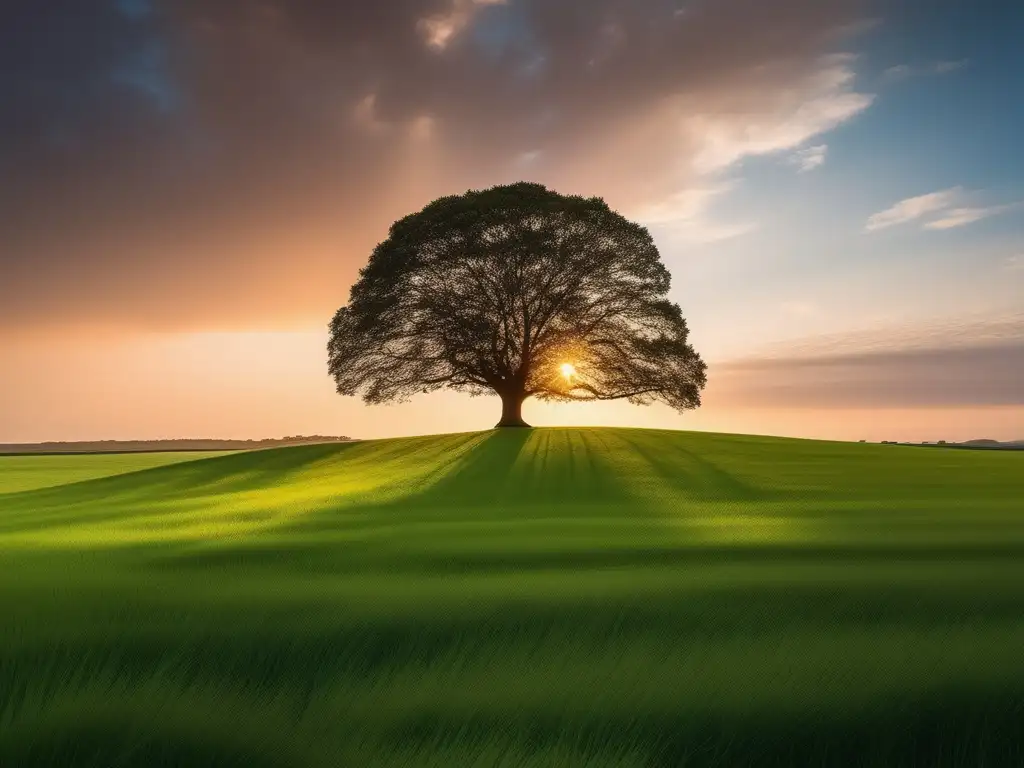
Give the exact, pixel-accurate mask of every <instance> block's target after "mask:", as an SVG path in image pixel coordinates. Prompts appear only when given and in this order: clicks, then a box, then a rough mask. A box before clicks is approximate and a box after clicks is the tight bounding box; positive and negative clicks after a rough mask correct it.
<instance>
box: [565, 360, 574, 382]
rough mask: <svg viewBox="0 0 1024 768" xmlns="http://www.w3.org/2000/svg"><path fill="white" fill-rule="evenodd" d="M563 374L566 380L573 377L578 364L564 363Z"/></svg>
mask: <svg viewBox="0 0 1024 768" xmlns="http://www.w3.org/2000/svg"><path fill="white" fill-rule="evenodd" d="M562 375H563V376H564V377H565V378H566V380H569V379H572V377H573V376H575V375H576V366H574V365H573V364H572V363H562Z"/></svg>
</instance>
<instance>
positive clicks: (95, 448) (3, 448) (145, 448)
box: [0, 435, 354, 453]
mask: <svg viewBox="0 0 1024 768" xmlns="http://www.w3.org/2000/svg"><path fill="white" fill-rule="evenodd" d="M353 439H354V438H351V437H344V436H336V435H292V436H288V437H280V438H275V437H268V438H265V439H263V440H215V439H204V438H198V439H191V438H182V439H176V440H92V441H86V442H49V443H7V444H3V443H0V453H141V452H151V451H247V450H254V449H256V448H277V447H280V446H285V445H308V444H310V443H345V442H349V441H351V440H353Z"/></svg>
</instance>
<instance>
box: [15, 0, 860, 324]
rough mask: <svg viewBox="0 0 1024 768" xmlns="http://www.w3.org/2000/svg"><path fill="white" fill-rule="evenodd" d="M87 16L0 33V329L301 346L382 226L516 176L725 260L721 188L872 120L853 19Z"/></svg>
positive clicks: (783, 3)
mask: <svg viewBox="0 0 1024 768" xmlns="http://www.w3.org/2000/svg"><path fill="white" fill-rule="evenodd" d="M43 5H45V6H46V7H45V8H43V7H42V6H43ZM108 5H109V6H110V8H109V12H107V13H93V12H92V10H93V8H92V4H90V3H76V2H70V0H61V1H60V2H57V3H55V4H28V5H26V6H25V8H24V9H22V10H19V11H18V12H17V13H18V17H17V22H18V23H16V24H2V25H0V64H2V67H3V71H4V72H6V73H10V76H8V77H4V78H2V79H0V124H3V125H4V129H3V141H2V142H0V166H2V167H3V169H4V173H3V174H0V199H3V200H4V201H5V203H4V206H2V207H0V274H3V276H4V277H3V280H2V281H0V325H2V326H4V327H5V328H13V327H25V326H40V325H57V326H65V327H66V326H69V325H74V326H76V327H81V328H84V327H88V326H90V325H92V324H108V325H111V324H112V325H118V326H123V327H133V328H147V329H148V328H174V329H179V328H194V327H204V328H209V327H218V328H246V327H251V326H253V325H256V326H260V327H281V326H285V327H289V326H290V325H295V324H304V323H309V322H316V323H317V324H319V323H321V322H322V321H323V318H325V317H329V316H330V314H331V313H332V312H333V311H334V310H335V309H336V308H337V306H338V305H339V304H341V303H343V302H344V301H345V299H346V296H347V289H348V286H349V285H350V284H351V282H352V280H353V279H354V278H355V276H356V274H357V271H358V269H359V267H360V266H361V265H362V264H363V263H365V259H366V257H367V255H368V253H369V252H370V250H371V249H372V248H373V246H374V244H375V243H377V242H379V241H380V239H381V237H382V236H383V234H384V233H386V231H387V227H388V226H389V225H390V223H391V222H392V221H394V220H395V219H396V218H399V217H400V216H402V215H404V214H406V213H408V212H409V211H411V210H416V209H418V208H420V207H422V206H423V205H424V204H426V203H427V202H428V201H429V200H431V199H432V198H434V197H438V196H440V195H445V194H451V193H457V192H461V191H463V190H465V189H468V188H479V187H482V186H490V185H492V184H496V183H502V182H508V181H514V180H519V179H521V178H523V177H524V176H527V177H528V178H530V179H531V180H535V181H540V182H542V183H545V184H548V185H549V186H552V187H553V188H556V189H558V190H560V191H564V192H572V193H583V194H591V195H592V194H599V195H602V196H604V197H605V198H606V199H607V200H608V202H609V203H610V204H611V205H613V206H614V207H616V208H617V209H619V210H623V211H636V210H641V209H645V208H646V209H653V210H655V211H656V212H657V213H658V216H657V217H656V218H659V220H660V224H659V226H661V227H662V228H663V229H664V230H665V231H666V232H673V233H676V234H678V235H679V236H680V237H686V238H688V239H691V240H695V241H698V242H702V241H704V242H706V241H708V240H716V239H722V238H725V237H735V236H736V235H737V234H739V233H742V232H744V231H749V229H750V227H751V224H750V223H748V222H731V221H727V220H726V221H718V220H717V219H716V218H715V217H714V216H712V214H713V213H714V208H713V205H712V204H713V203H715V202H718V201H719V200H720V198H721V194H722V193H721V192H720V191H719V190H720V189H723V188H727V185H726V180H727V178H728V176H729V174H731V173H733V172H734V171H735V170H736V169H737V167H738V166H739V165H741V164H742V162H743V161H744V160H745V159H747V158H751V157H761V156H769V155H776V154H779V155H786V154H788V153H792V152H795V151H797V150H798V149H800V148H801V147H803V146H805V145H807V144H808V143H809V142H810V141H811V140H812V139H814V138H815V137H817V136H819V135H821V134H823V133H826V132H828V131H829V130H831V129H833V128H834V127H836V126H838V125H840V124H842V123H844V122H845V121H847V120H849V119H851V118H853V117H854V116H856V115H857V114H860V113H861V112H862V111H863V110H864V109H866V108H867V107H868V105H870V103H871V102H872V99H873V97H872V96H871V95H870V94H865V93H861V92H860V91H859V90H858V89H857V88H856V87H855V82H854V67H855V65H856V61H857V60H856V58H855V57H853V56H851V55H849V54H837V53H836V49H837V47H840V46H842V47H845V46H848V45H849V44H850V43H849V38H848V36H847V37H843V36H842V35H849V34H850V31H851V30H853V29H854V28H855V27H856V26H857V23H858V22H859V21H861V20H862V19H863V18H864V12H863V11H864V8H865V6H866V3H865V2H863V0H833V1H831V2H827V3H822V2H820V0H779V2H777V3H772V4H766V3H764V2H761V1H760V0H715V2H701V3H692V4H690V5H688V6H687V12H686V13H684V14H681V15H677V14H675V13H674V10H675V7H674V4H671V3H665V2H664V1H663V0H562V1H561V2H557V3H552V2H548V1H547V0H508V2H504V3H498V2H494V1H488V2H480V1H479V0H476V1H472V0H394V1H393V2H392V1H389V2H376V3H366V2H363V1H362V0H338V2H332V3H322V2H314V0H288V1H287V2H286V0H261V2H259V3H253V2H249V0H222V1H221V2H217V3H209V2H206V1H205V0H178V1H177V2H175V3H165V4H159V5H157V4H150V3H148V2H127V0H126V2H123V3H121V7H122V8H129V9H133V8H135V9H138V8H141V9H151V10H150V11H146V12H135V11H132V10H129V11H122V12H118V11H117V10H116V8H117V6H116V4H115V3H113V2H111V3H109V4H108ZM37 6H39V7H37ZM68 29H74V30H75V34H74V35H68V34H67V30H68ZM844 30H845V31H844ZM738 40H742V41H744V43H743V45H736V41H738ZM40 50H45V51H48V52H49V53H48V56H46V57H40V56H39V55H38V51H40ZM154 50H155V51H160V52H161V55H160V56H159V57H157V58H156V59H153V57H151V56H150V57H147V51H154ZM125 83H132V84H134V85H132V86H131V87H126V85H125ZM167 94H173V97H174V98H173V108H171V109H168V108H167V104H168V102H167V99H166V98H164V97H165V95H167ZM819 143H820V142H819ZM516 158H518V159H519V162H516Z"/></svg>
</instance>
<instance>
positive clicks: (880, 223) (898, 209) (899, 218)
mask: <svg viewBox="0 0 1024 768" xmlns="http://www.w3.org/2000/svg"><path fill="white" fill-rule="evenodd" d="M962 194H963V188H962V187H952V188H951V189H944V190H942V191H940V192H930V193H929V194H927V195H918V196H917V197H908V198H907V199H905V200H900V201H899V202H898V203H896V204H895V205H893V206H891V207H890V208H886V209H885V210H884V211H880V212H878V213H875V214H872V215H871V216H870V217H869V218H868V221H867V224H866V225H865V228H866V229H867V231H868V232H876V231H878V230H880V229H886V228H888V227H894V226H897V225H899V224H906V223H908V222H911V221H915V220H917V219H920V218H921V217H923V216H927V215H929V214H932V213H936V212H938V211H942V210H945V209H947V208H949V207H950V206H952V205H953V204H954V203H955V202H956V201H957V200H958V199H959V198H960V196H961V195H962Z"/></svg>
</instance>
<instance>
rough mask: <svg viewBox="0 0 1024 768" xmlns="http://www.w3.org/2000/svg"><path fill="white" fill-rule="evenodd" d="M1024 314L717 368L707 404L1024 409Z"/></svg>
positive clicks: (830, 340) (848, 340) (839, 340)
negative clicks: (1022, 407)
mask: <svg viewBox="0 0 1024 768" xmlns="http://www.w3.org/2000/svg"><path fill="white" fill-rule="evenodd" d="M1021 338H1024V315H1015V316H1009V317H993V318H988V319H986V320H982V321H977V320H975V321H972V320H969V319H964V318H957V319H955V320H951V321H950V322H949V323H945V324H936V325H934V326H931V327H924V328H919V329H916V330H915V329H908V331H907V332H906V333H905V335H902V336H898V337H894V336H893V335H892V333H891V332H890V333H884V334H882V333H879V334H872V333H863V334H847V335H841V336H833V337H823V338H821V339H819V340H818V342H817V343H816V344H815V343H814V342H813V341H805V342H803V344H802V345H801V347H796V348H792V349H789V350H787V349H785V348H783V347H779V348H777V349H776V352H775V354H765V355H763V356H761V357H757V358H749V359H744V360H734V361H730V362H723V363H720V364H718V365H717V366H714V367H713V371H712V372H713V374H714V375H713V376H711V377H710V378H711V384H710V385H709V390H708V401H709V403H710V402H714V403H715V404H716V405H742V406H750V407H767V408H776V407H777V408H860V407H867V408H888V407H893V408H896V407H953V406H1001V405H1024V388H1022V387H1021V386H1020V382H1021V381H1022V380H1024V342H1021Z"/></svg>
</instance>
